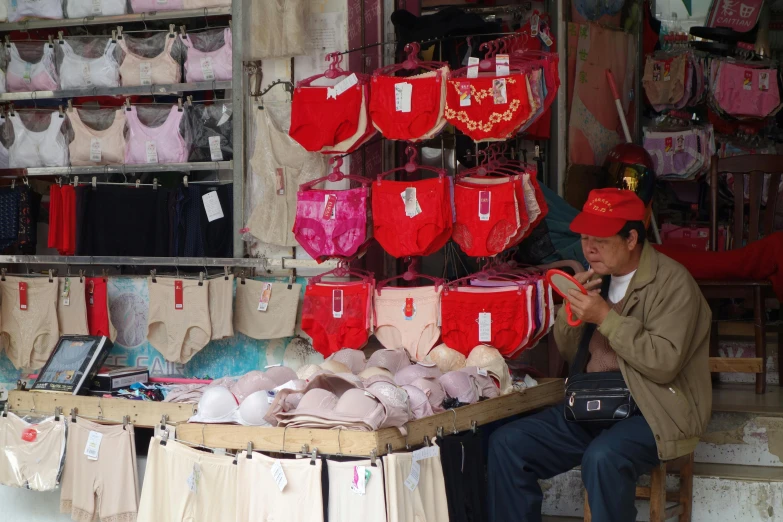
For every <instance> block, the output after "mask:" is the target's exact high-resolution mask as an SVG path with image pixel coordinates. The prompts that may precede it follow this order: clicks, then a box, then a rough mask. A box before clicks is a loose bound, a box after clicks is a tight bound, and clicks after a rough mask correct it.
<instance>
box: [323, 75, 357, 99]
mask: <svg viewBox="0 0 783 522" xmlns="http://www.w3.org/2000/svg"><path fill="white" fill-rule="evenodd" d="M357 83H359V78H357V77H356V74H355V73H351V75H350V76H348V77H347V78H346V79H344V80H343V81H341V82H340V83H338V84H337V85H335V86H334V87H329V88H328V89H326V99H327V100H328V99H329V98H334V99H337V97H338V96H340V95H341V94H342V93H344V92H345V91H347V90H348V89H350V88H351V87H353V86H354V85H356V84H357Z"/></svg>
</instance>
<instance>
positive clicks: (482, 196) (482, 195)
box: [478, 190, 492, 221]
mask: <svg viewBox="0 0 783 522" xmlns="http://www.w3.org/2000/svg"><path fill="white" fill-rule="evenodd" d="M478 197H479V205H478V215H479V221H489V213H490V210H491V208H492V193H491V192H490V191H488V190H480V191H479V194H478Z"/></svg>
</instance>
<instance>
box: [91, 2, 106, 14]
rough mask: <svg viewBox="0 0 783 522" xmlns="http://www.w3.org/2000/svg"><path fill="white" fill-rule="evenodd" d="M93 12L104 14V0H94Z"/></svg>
mask: <svg viewBox="0 0 783 522" xmlns="http://www.w3.org/2000/svg"><path fill="white" fill-rule="evenodd" d="M92 14H96V15H99V14H103V0H92Z"/></svg>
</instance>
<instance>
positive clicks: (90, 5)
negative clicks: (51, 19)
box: [65, 0, 128, 18]
mask: <svg viewBox="0 0 783 522" xmlns="http://www.w3.org/2000/svg"><path fill="white" fill-rule="evenodd" d="M127 12H128V6H127V4H126V2H125V0H66V3H65V13H66V15H67V16H68V18H85V17H87V16H116V15H123V14H125V13H127Z"/></svg>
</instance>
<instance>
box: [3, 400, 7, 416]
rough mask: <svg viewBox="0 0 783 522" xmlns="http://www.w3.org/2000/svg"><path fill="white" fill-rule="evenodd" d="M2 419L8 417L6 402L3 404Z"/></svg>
mask: <svg viewBox="0 0 783 522" xmlns="http://www.w3.org/2000/svg"><path fill="white" fill-rule="evenodd" d="M3 417H8V401H6V402H5V404H3Z"/></svg>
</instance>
